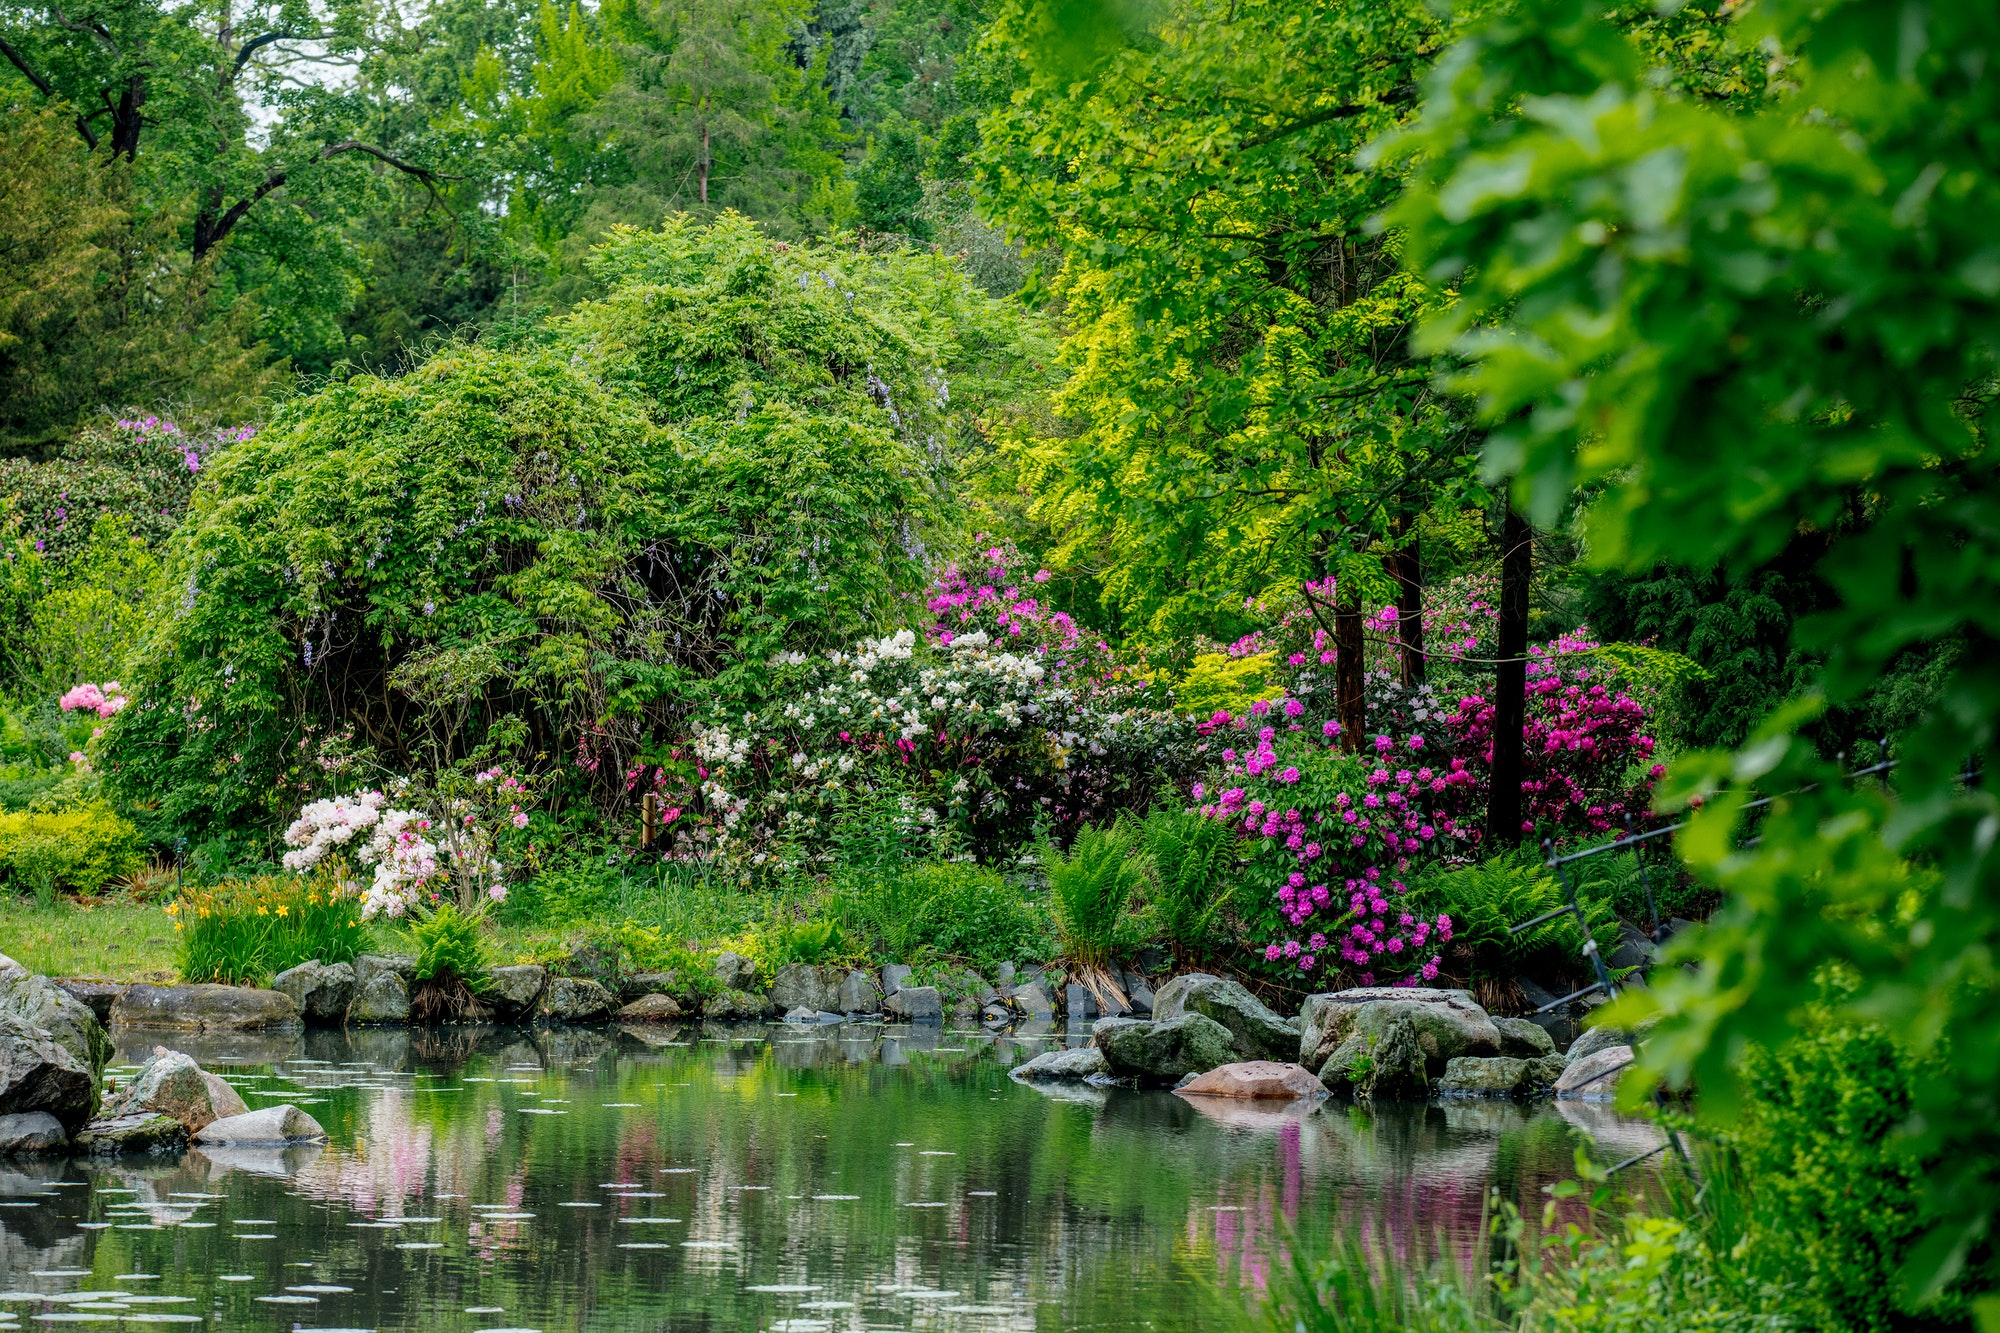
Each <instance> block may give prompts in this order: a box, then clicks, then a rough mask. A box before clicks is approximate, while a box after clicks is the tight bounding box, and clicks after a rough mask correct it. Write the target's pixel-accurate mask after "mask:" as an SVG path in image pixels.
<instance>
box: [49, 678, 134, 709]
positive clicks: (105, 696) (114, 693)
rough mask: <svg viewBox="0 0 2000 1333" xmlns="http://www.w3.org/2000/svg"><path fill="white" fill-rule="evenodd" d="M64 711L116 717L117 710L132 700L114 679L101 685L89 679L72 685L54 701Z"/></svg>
mask: <svg viewBox="0 0 2000 1333" xmlns="http://www.w3.org/2000/svg"><path fill="white" fill-rule="evenodd" d="M56 702H57V703H59V704H60V705H62V710H63V712H65V713H75V712H91V713H95V714H97V715H98V716H99V717H116V716H117V715H118V713H119V710H121V709H123V708H124V707H125V705H126V704H129V703H131V702H132V701H131V700H130V699H128V698H126V697H125V689H124V687H123V686H122V685H120V684H119V683H118V682H117V681H115V680H107V681H105V682H104V683H103V684H102V685H93V684H91V683H90V682H89V681H85V682H84V683H83V684H81V685H78V686H76V687H74V688H73V689H71V690H69V691H68V692H67V693H65V694H64V695H63V697H62V698H61V699H58V700H57V701H56Z"/></svg>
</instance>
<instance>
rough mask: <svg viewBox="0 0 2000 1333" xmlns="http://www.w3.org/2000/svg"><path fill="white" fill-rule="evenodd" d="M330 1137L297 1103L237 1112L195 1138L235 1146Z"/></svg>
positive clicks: (296, 1141)
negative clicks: (246, 1112)
mask: <svg viewBox="0 0 2000 1333" xmlns="http://www.w3.org/2000/svg"><path fill="white" fill-rule="evenodd" d="M325 1137H326V1131H325V1130H323V1129H321V1128H320V1126H319V1121H317V1120H315V1119H313V1118H312V1117H311V1116H309V1115H307V1114H306V1113H305V1112H304V1111H301V1110H300V1109H299V1108H298V1107H296V1106H291V1105H282V1106H265V1107H260V1108H259V1109H257V1110H255V1111H251V1112H249V1113H248V1114H247V1115H233V1116H230V1117H229V1118H227V1119H225V1120H217V1121H215V1122H214V1123H213V1124H210V1125H208V1126H207V1127H206V1128H204V1129H203V1130H202V1131H201V1132H200V1133H199V1134H196V1135H195V1136H194V1141H195V1142H196V1143H201V1144H218V1145H221V1144H226V1145H230V1146H233V1147H245V1148H249V1147H270V1146H273V1145H277V1144H284V1143H309V1142H311V1141H313V1140H315V1139H323V1138H325Z"/></svg>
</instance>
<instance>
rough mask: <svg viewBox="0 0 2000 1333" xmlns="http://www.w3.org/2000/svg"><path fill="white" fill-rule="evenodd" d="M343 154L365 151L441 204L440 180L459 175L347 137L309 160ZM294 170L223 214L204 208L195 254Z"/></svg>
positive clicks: (272, 177)
mask: <svg viewBox="0 0 2000 1333" xmlns="http://www.w3.org/2000/svg"><path fill="white" fill-rule="evenodd" d="M342 153H362V154H365V155H366V156H368V157H372V158H374V159H375V160H376V161H378V162H381V163H383V164H384V165H386V166H390V167H394V168H395V169H396V170H397V171H400V172H402V173H403V174H404V175H405V176H411V177H414V178H416V179H417V180H420V181H422V182H423V183H424V188H425V189H426V190H429V191H430V195H431V201H432V202H433V203H436V204H440V205H441V204H443V202H444V197H443V196H442V195H441V194H439V193H438V182H439V181H440V180H450V179H456V178H455V177H450V176H446V175H444V174H443V173H441V172H435V171H432V170H431V169H430V168H428V167H420V166H418V165H416V164H415V163H414V162H405V161H403V159H401V158H400V157H396V156H395V155H393V154H392V153H389V152H388V151H387V150H385V149H381V148H377V147H376V146H375V145H374V144H367V143H362V142H361V141H360V140H359V139H343V140H341V141H340V142H339V143H330V144H325V145H323V146H321V147H320V148H318V149H316V150H314V152H313V153H312V154H311V156H309V157H308V158H307V159H306V163H307V164H310V163H314V162H324V161H326V160H328V159H329V158H334V157H338V156H340V155H341V154H342ZM293 170H294V168H289V167H285V168H279V169H277V170H274V171H272V172H270V173H268V174H267V175H266V176H265V177H264V179H263V180H262V181H260V182H259V183H258V185H257V188H256V189H254V190H252V191H251V192H250V193H249V194H248V195H246V196H244V197H243V198H241V199H238V200H237V201H236V202H235V203H233V204H231V205H230V206H229V207H228V208H227V209H225V210H224V211H223V212H222V213H221V214H219V215H211V214H209V213H207V212H206V211H204V212H203V214H202V215H201V216H200V217H197V218H196V219H195V222H194V257H195V258H196V259H200V258H201V257H202V256H204V255H206V254H207V253H208V252H209V251H210V250H213V249H214V248H215V247H216V246H218V245H220V244H222V242H223V241H225V240H227V239H228V237H229V233H230V232H232V231H234V230H235V229H236V224H237V223H239V222H241V221H242V220H243V218H244V215H245V214H247V213H249V211H250V210H251V209H252V208H255V207H256V206H257V204H258V202H259V201H260V200H262V199H263V198H264V197H265V196H266V195H268V194H270V193H271V192H272V191H273V190H276V189H280V188H282V187H283V186H284V184H285V182H286V181H287V180H289V179H290V177H291V173H292V171H293Z"/></svg>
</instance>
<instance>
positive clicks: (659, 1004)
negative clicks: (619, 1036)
mask: <svg viewBox="0 0 2000 1333" xmlns="http://www.w3.org/2000/svg"><path fill="white" fill-rule="evenodd" d="M682 1017H684V1015H683V1014H682V1013H681V1006H680V1001H678V1000H676V999H675V998H674V997H673V996H671V995H659V994H654V995H641V996H640V997H639V998H638V999H636V1000H634V1001H632V1003H630V1004H628V1005H626V1006H625V1007H624V1008H623V1009H620V1010H619V1011H618V1021H619V1022H621V1023H672V1022H675V1021H677V1020H678V1019H680V1018H682Z"/></svg>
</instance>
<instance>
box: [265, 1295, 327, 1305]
mask: <svg viewBox="0 0 2000 1333" xmlns="http://www.w3.org/2000/svg"><path fill="white" fill-rule="evenodd" d="M252 1299H254V1300H260V1301H262V1302H264V1304H266V1305H318V1304H319V1297H317V1296H289V1295H286V1296H257V1297H253V1298H252Z"/></svg>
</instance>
